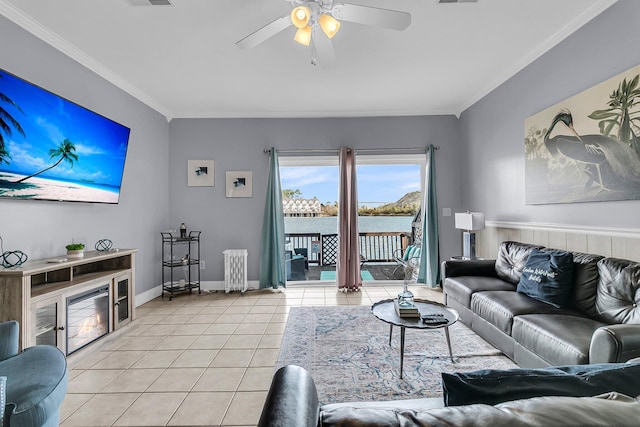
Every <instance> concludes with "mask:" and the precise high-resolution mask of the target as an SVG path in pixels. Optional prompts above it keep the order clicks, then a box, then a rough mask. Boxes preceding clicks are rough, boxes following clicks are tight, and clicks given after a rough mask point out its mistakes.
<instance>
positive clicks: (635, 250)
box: [476, 221, 640, 262]
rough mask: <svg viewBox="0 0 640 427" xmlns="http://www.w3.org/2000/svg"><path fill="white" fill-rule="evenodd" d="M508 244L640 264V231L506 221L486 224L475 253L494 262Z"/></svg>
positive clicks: (478, 239) (478, 233) (479, 232)
mask: <svg viewBox="0 0 640 427" xmlns="http://www.w3.org/2000/svg"><path fill="white" fill-rule="evenodd" d="M506 240H512V241H517V242H523V243H532V244H537V245H541V246H546V247H548V248H554V249H564V250H569V251H576V252H586V253H591V254H598V255H602V256H606V257H615V258H624V259H630V260H633V261H636V262H640V229H621V228H605V227H574V226H570V225H559V224H537V223H520V222H506V221H487V223H486V228H485V229H484V230H480V231H478V232H477V246H476V253H477V254H478V256H479V257H482V258H486V259H494V258H495V257H496V254H497V253H498V245H499V244H500V243H501V242H503V241H506Z"/></svg>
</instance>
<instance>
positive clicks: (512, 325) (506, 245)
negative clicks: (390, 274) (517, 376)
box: [442, 242, 640, 368]
mask: <svg viewBox="0 0 640 427" xmlns="http://www.w3.org/2000/svg"><path fill="white" fill-rule="evenodd" d="M534 249H544V248H543V247H542V246H536V245H529V244H524V243H519V242H503V243H502V244H501V245H500V247H499V250H498V255H497V258H496V259H495V260H464V261H463V260H450V261H445V262H443V263H442V277H443V290H444V300H445V303H446V304H447V305H448V306H449V307H452V308H454V309H456V310H457V311H458V312H459V313H460V319H461V321H462V322H463V323H465V324H466V325H468V326H469V327H470V328H471V329H472V330H473V331H475V332H476V333H477V334H478V335H480V336H481V337H483V338H484V339H485V340H487V341H488V342H490V343H491V344H492V345H494V346H495V347H497V348H498V349H500V350H501V351H502V352H504V354H506V355H507V356H509V357H510V358H511V359H512V360H514V361H515V362H516V363H517V364H518V365H520V366H522V367H527V368H536V367H545V366H559V365H576V364H586V363H608V362H624V361H627V360H629V359H631V358H634V357H638V356H640V308H638V306H637V304H638V303H639V302H640V264H638V263H635V262H632V261H629V260H623V259H618V258H605V257H601V256H599V255H593V254H586V253H579V252H573V253H572V254H573V285H572V287H571V293H570V297H569V304H568V305H567V306H566V307H561V308H557V307H555V306H553V305H550V304H548V303H546V302H543V301H540V300H538V299H534V298H531V297H529V296H527V295H525V294H523V293H520V292H517V291H516V289H517V285H518V282H519V281H520V278H521V276H522V272H523V269H524V267H525V265H526V263H527V259H528V257H529V255H530V254H531V253H532V251H533V250H534ZM452 339H454V340H455V337H452Z"/></svg>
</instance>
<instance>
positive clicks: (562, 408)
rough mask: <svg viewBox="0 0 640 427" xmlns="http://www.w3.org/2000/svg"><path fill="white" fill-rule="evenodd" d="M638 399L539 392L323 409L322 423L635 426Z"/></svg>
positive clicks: (371, 425) (326, 425) (639, 413)
mask: <svg viewBox="0 0 640 427" xmlns="http://www.w3.org/2000/svg"><path fill="white" fill-rule="evenodd" d="M638 417H640V402H639V401H638V400H637V399H634V398H632V397H629V396H625V395H622V394H619V393H607V394H603V395H599V396H594V397H557V396H554V397H536V398H532V399H523V400H516V401H512V402H506V403H501V404H499V405H496V406H491V405H483V404H477V405H466V406H452V407H448V408H440V409H431V410H428V411H412V410H392V409H374V408H350V407H348V406H344V407H341V408H338V409H335V410H331V411H321V412H320V419H319V422H318V426H319V427H338V426H340V427H342V426H359V427H365V426H366V427H377V426H380V427H400V426H402V427H413V426H420V427H426V426H441V427H445V426H457V427H467V426H469V427H470V426H475V427H477V426H491V427H513V426H519V427H548V426H559V425H562V426H587V425H589V426H610V425H615V426H620V427H624V426H635V425H637V422H638V421H637V420H638Z"/></svg>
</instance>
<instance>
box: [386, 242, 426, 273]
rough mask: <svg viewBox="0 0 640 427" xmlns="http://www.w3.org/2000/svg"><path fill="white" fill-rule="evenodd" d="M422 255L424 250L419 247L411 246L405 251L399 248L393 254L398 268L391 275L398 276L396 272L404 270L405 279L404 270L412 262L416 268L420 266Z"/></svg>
mask: <svg viewBox="0 0 640 427" xmlns="http://www.w3.org/2000/svg"><path fill="white" fill-rule="evenodd" d="M421 255H422V248H421V247H420V246H418V245H409V246H407V247H406V248H405V249H404V250H403V249H402V248H398V249H396V250H395V251H394V252H393V259H394V261H395V262H396V263H397V265H396V268H395V269H394V270H393V273H391V274H392V275H393V276H395V275H396V272H397V271H398V270H399V269H400V268H402V277H403V278H404V270H405V268H406V267H407V265H408V264H409V262H412V263H413V264H414V265H415V266H419V265H420V258H421ZM417 270H418V269H417V268H416V271H415V272H414V276H416V277H417Z"/></svg>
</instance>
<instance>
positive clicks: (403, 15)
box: [331, 3, 411, 31]
mask: <svg viewBox="0 0 640 427" xmlns="http://www.w3.org/2000/svg"><path fill="white" fill-rule="evenodd" d="M331 14H332V15H333V17H334V18H336V19H339V20H342V21H350V22H355V23H357V24H364V25H372V26H375V27H383V28H389V29H391V30H398V31H402V30H404V29H405V28H407V27H408V26H409V24H410V23H411V14H409V13H407V12H401V11H399V10H388V9H380V8H377V7H370V6H360V5H355V4H345V3H336V4H335V5H334V6H333V9H332V10H331Z"/></svg>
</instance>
